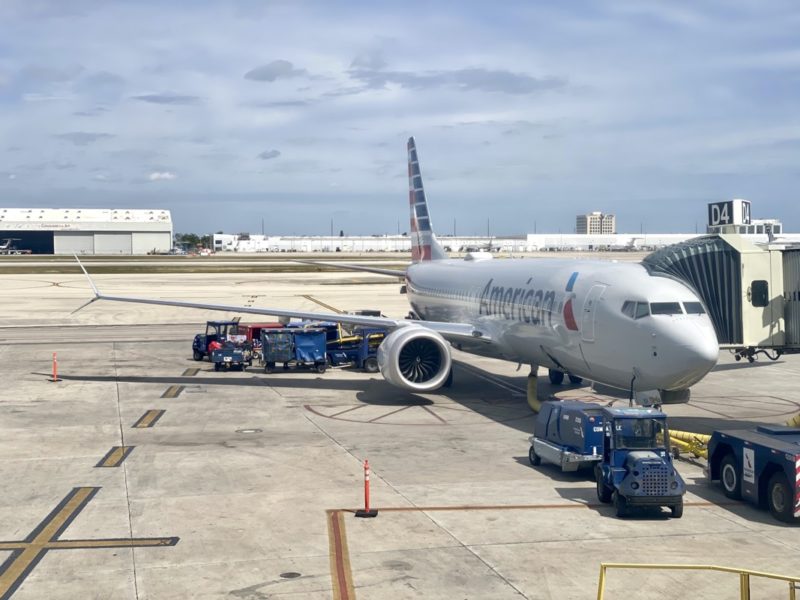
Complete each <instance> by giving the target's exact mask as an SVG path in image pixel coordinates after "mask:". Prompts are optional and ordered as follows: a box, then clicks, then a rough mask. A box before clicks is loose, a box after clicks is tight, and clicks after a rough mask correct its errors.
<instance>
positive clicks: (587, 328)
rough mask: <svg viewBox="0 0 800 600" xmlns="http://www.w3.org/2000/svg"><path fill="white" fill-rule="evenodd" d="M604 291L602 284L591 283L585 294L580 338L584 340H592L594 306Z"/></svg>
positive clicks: (604, 287)
mask: <svg viewBox="0 0 800 600" xmlns="http://www.w3.org/2000/svg"><path fill="white" fill-rule="evenodd" d="M605 291H606V286H604V285H593V286H592V288H591V289H590V290H589V293H588V294H587V295H586V300H584V301H583V316H582V318H581V339H582V340H583V341H584V342H593V341H594V322H595V308H596V307H597V303H598V302H599V301H600V298H601V297H602V295H603V292H605Z"/></svg>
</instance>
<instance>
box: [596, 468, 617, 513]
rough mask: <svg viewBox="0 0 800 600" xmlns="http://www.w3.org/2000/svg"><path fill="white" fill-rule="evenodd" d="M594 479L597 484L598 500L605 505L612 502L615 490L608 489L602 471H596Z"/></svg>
mask: <svg viewBox="0 0 800 600" xmlns="http://www.w3.org/2000/svg"><path fill="white" fill-rule="evenodd" d="M594 479H595V481H596V482H597V499H598V500H600V502H602V503H603V504H608V503H609V502H611V495H612V494H613V490H612V489H611V488H610V487H608V486H607V485H606V484H605V482H604V481H603V470H602V469H595V470H594Z"/></svg>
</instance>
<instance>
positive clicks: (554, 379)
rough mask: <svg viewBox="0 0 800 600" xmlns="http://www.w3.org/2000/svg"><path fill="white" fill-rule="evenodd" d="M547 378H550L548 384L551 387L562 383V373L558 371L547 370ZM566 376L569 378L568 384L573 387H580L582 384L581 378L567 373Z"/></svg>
mask: <svg viewBox="0 0 800 600" xmlns="http://www.w3.org/2000/svg"><path fill="white" fill-rule="evenodd" d="M547 376H548V377H549V378H550V383H552V384H553V385H561V384H562V383H564V371H559V370H558V369H549V370H548V372H547ZM567 376H568V377H569V382H570V383H571V384H573V385H580V384H581V383H583V378H581V377H578V376H576V375H573V374H571V373H568V374H567Z"/></svg>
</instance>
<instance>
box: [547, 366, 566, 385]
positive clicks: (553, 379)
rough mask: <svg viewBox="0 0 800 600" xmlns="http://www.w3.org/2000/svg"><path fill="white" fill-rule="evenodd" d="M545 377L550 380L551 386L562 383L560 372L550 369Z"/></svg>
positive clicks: (562, 375) (562, 377) (561, 373)
mask: <svg viewBox="0 0 800 600" xmlns="http://www.w3.org/2000/svg"><path fill="white" fill-rule="evenodd" d="M547 376H548V377H549V378H550V383H552V384H553V385H561V384H562V383H563V382H564V373H563V372H562V371H557V370H556V369H550V370H549V371H548V372H547Z"/></svg>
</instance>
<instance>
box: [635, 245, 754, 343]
mask: <svg viewBox="0 0 800 600" xmlns="http://www.w3.org/2000/svg"><path fill="white" fill-rule="evenodd" d="M642 264H644V266H645V267H646V268H647V269H648V271H650V272H651V273H652V274H655V275H665V276H668V277H673V278H676V279H678V280H680V281H681V282H682V283H685V284H687V285H689V286H690V287H691V288H693V289H694V291H695V292H696V293H697V295H698V296H700V298H701V299H702V300H703V302H704V303H705V305H706V309H707V310H708V314H709V317H711V321H712V322H713V324H714V329H715V330H716V332H717V339H718V340H719V343H720V345H741V344H743V342H744V340H743V323H742V268H741V255H740V253H739V251H738V250H737V249H735V248H733V247H732V246H731V245H730V244H728V243H727V242H725V241H724V240H723V239H722V238H721V237H719V236H716V235H708V236H702V237H699V238H694V239H691V240H688V241H686V242H682V243H679V244H673V245H672V246H667V247H666V248H662V249H660V250H657V251H655V252H653V253H652V254H650V255H649V256H647V257H646V258H645V259H644V260H643V261H642Z"/></svg>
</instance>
